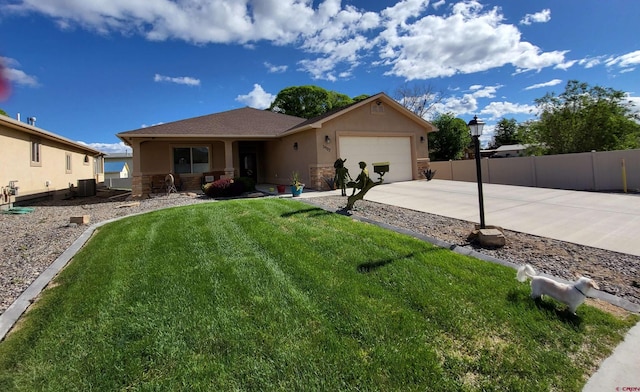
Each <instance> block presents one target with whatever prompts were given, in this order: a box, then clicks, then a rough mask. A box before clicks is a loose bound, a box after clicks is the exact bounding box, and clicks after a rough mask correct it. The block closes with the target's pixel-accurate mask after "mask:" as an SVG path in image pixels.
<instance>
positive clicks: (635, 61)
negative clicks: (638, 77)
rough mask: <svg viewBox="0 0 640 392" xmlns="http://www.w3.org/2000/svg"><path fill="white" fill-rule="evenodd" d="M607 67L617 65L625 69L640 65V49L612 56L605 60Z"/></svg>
mask: <svg viewBox="0 0 640 392" xmlns="http://www.w3.org/2000/svg"><path fill="white" fill-rule="evenodd" d="M605 65H606V66H607V67H613V66H617V67H619V68H622V69H623V71H624V70H625V69H628V68H635V66H637V65H640V50H636V51H634V52H631V53H627V54H624V55H622V56H616V57H610V58H609V59H607V60H606V61H605Z"/></svg>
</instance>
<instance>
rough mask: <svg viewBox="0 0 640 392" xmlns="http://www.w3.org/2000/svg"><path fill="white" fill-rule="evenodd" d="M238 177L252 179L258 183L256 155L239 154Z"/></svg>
mask: <svg viewBox="0 0 640 392" xmlns="http://www.w3.org/2000/svg"><path fill="white" fill-rule="evenodd" d="M240 177H249V178H253V180H254V181H258V171H257V170H256V153H254V152H245V153H240Z"/></svg>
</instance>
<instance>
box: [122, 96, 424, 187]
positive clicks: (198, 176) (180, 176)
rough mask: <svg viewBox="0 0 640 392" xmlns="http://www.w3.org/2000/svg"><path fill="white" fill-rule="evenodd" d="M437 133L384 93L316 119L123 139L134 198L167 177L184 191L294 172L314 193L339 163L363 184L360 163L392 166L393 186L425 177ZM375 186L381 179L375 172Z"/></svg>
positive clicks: (171, 129)
mask: <svg viewBox="0 0 640 392" xmlns="http://www.w3.org/2000/svg"><path fill="white" fill-rule="evenodd" d="M435 130H436V129H435V127H434V126H433V125H432V124H430V123H429V122H427V121H425V120H424V119H422V118H421V117H419V116H417V115H415V114H414V113H412V112H411V111H409V110H407V109H405V108H404V107H403V106H402V105H400V104H399V103H398V102H396V101H395V100H393V99H392V98H390V97H389V96H388V95H386V94H384V93H379V94H376V95H373V96H371V97H369V98H367V99H365V100H362V101H359V102H357V103H354V104H352V105H349V106H347V107H344V108H341V109H338V110H334V111H331V112H329V113H326V114H324V115H322V116H319V117H316V118H313V119H304V118H300V117H294V116H289V115H284V114H280V113H274V112H271V111H266V110H258V109H253V108H242V109H235V110H229V111H226V112H221V113H215V114H210V115H205V116H201V117H195V118H190V119H186V120H181V121H175V122H171V123H165V124H160V125H155V126H151V127H146V128H142V129H137V130H132V131H128V132H122V133H119V134H117V136H118V137H119V138H120V139H121V140H122V141H123V142H124V143H125V144H126V145H128V146H130V147H131V148H132V149H133V168H132V169H133V184H132V195H134V196H142V195H144V194H148V193H151V192H153V191H154V189H155V188H158V185H159V183H162V182H163V181H164V178H165V176H166V175H167V174H173V175H174V176H176V177H177V178H176V180H178V181H179V182H180V185H181V187H182V189H183V190H185V189H187V190H188V189H199V188H200V187H201V185H202V183H203V181H204V178H205V177H208V179H212V178H213V179H218V178H221V177H228V178H231V177H238V176H241V177H251V178H253V179H254V180H255V181H256V182H257V183H270V184H278V185H279V184H283V185H286V184H289V181H290V178H291V175H292V173H293V172H297V173H298V174H299V175H300V178H301V181H302V182H303V183H305V186H306V187H307V188H311V189H315V190H321V189H328V185H327V183H326V181H325V179H327V178H333V176H334V173H335V169H334V167H333V164H334V162H335V161H336V160H337V159H338V158H342V159H347V162H346V163H345V166H346V167H347V168H348V169H349V173H350V174H351V176H352V177H353V178H356V177H357V175H358V173H359V172H360V168H359V166H358V162H360V161H364V162H366V163H367V164H368V165H369V168H371V164H372V163H375V162H389V164H390V169H389V172H388V173H387V174H386V175H385V177H384V179H385V181H386V182H394V181H407V180H413V179H419V178H424V177H423V175H422V173H423V171H424V170H426V169H427V168H428V165H429V158H428V157H429V155H428V151H429V149H428V142H427V134H428V133H429V132H433V131H435ZM369 171H370V173H371V174H370V175H371V177H372V179H374V180H376V179H377V177H376V175H375V174H374V173H373V170H372V169H370V170H369Z"/></svg>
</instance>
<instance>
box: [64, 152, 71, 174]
mask: <svg viewBox="0 0 640 392" xmlns="http://www.w3.org/2000/svg"><path fill="white" fill-rule="evenodd" d="M65 171H66V172H67V174H68V173H71V153H69V152H68V153H66V154H65Z"/></svg>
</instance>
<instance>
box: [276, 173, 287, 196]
mask: <svg viewBox="0 0 640 392" xmlns="http://www.w3.org/2000/svg"><path fill="white" fill-rule="evenodd" d="M276 187H277V188H278V193H284V189H285V185H282V184H278V173H276Z"/></svg>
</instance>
